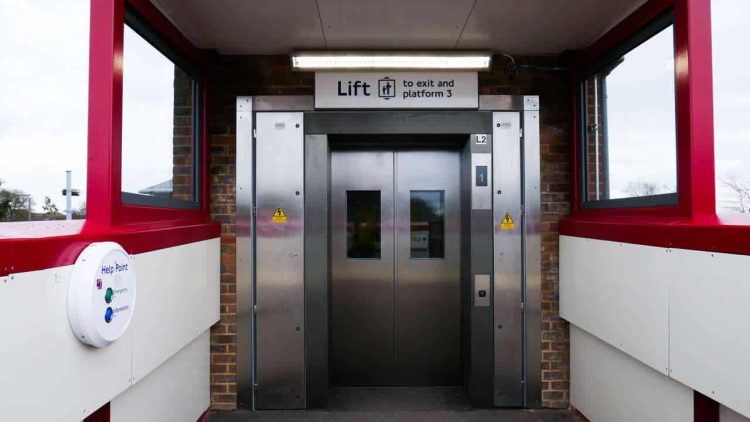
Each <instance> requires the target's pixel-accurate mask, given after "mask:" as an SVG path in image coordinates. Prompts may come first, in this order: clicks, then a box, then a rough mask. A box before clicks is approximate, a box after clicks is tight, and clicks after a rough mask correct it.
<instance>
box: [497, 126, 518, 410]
mask: <svg viewBox="0 0 750 422" xmlns="http://www.w3.org/2000/svg"><path fill="white" fill-rule="evenodd" d="M493 141H494V144H493V150H494V152H493V158H494V166H493V169H494V171H493V178H494V186H495V188H494V189H495V192H494V204H493V208H494V211H493V230H494V242H493V247H494V274H495V277H494V281H495V284H494V297H495V301H494V317H495V318H494V319H495V327H494V349H495V370H494V373H495V377H494V378H495V383H494V384H495V396H494V397H495V398H494V402H495V405H496V406H521V405H523V384H522V380H523V321H522V315H523V314H522V310H521V304H522V300H523V292H522V286H523V275H522V271H523V254H522V235H523V224H522V211H521V209H522V208H521V195H522V194H521V118H520V113H518V112H496V113H493ZM508 218H510V219H511V220H512V223H510V222H508V221H505V222H504V221H503V220H504V219H508Z"/></svg>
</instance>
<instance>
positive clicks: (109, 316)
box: [104, 308, 113, 324]
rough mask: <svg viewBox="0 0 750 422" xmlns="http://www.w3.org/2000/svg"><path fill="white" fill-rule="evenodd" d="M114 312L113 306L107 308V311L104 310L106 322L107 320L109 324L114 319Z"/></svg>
mask: <svg viewBox="0 0 750 422" xmlns="http://www.w3.org/2000/svg"><path fill="white" fill-rule="evenodd" d="M112 313H113V312H112V308H107V310H106V312H104V322H106V323H107V324H109V323H110V321H112Z"/></svg>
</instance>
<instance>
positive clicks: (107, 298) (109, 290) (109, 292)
mask: <svg viewBox="0 0 750 422" xmlns="http://www.w3.org/2000/svg"><path fill="white" fill-rule="evenodd" d="M112 295H113V292H112V288H111V287H107V292H106V293H104V301H105V302H107V303H110V302H112Z"/></svg>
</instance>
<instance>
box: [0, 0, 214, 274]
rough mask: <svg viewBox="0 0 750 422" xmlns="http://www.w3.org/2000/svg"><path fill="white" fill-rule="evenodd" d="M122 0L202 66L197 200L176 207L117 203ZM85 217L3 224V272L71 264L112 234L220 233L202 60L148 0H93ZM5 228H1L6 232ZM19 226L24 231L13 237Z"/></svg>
mask: <svg viewBox="0 0 750 422" xmlns="http://www.w3.org/2000/svg"><path fill="white" fill-rule="evenodd" d="M126 4H127V6H128V7H130V8H131V9H132V10H134V11H135V12H136V13H138V14H139V15H140V16H141V18H143V20H145V21H146V22H147V23H148V24H149V25H151V26H152V27H153V28H154V29H155V30H156V32H157V33H159V35H160V36H161V37H162V38H163V39H164V40H166V41H167V43H169V44H170V45H171V46H172V47H173V48H174V49H176V50H177V51H178V52H179V53H180V54H181V55H182V56H183V57H185V58H186V59H187V60H189V61H191V62H192V63H193V64H194V65H195V67H197V68H198V69H200V70H201V84H200V86H201V87H202V90H201V94H202V95H201V104H200V123H201V125H200V127H201V133H200V136H199V138H200V139H199V151H200V156H201V163H200V166H199V167H200V170H199V171H200V175H199V181H200V184H199V189H200V190H199V198H200V206H199V207H198V208H197V209H174V208H160V207H147V206H136V205H126V204H123V203H122V201H121V189H120V186H121V171H122V54H123V32H124V24H125V7H126ZM89 43H90V44H89V109H88V110H89V112H88V113H89V116H88V170H87V187H88V189H87V191H88V192H87V197H86V204H87V218H86V220H85V222H83V223H82V222H80V221H72V222H59V223H54V224H50V223H19V224H29V226H24V230H18V227H19V226H17V225H14V224H13V223H5V224H3V225H0V276H5V275H8V274H13V273H19V272H25V271H34V270H42V269H45V268H53V267H59V266H63V265H70V264H73V263H74V262H75V260H76V258H77V257H78V255H79V254H80V252H81V251H82V250H83V249H84V248H85V247H86V246H87V245H88V244H90V243H91V242H97V241H103V240H110V241H115V242H118V243H120V244H121V245H122V246H123V247H124V248H125V250H127V251H128V253H143V252H148V251H153V250H157V249H163V248H167V247H172V246H177V245H182V244H187V243H191V242H197V241H201V240H207V239H212V238H216V237H219V235H220V232H221V230H220V225H219V224H218V223H214V222H211V220H210V213H209V201H208V196H209V187H208V165H209V163H210V160H209V149H208V129H207V128H208V121H207V117H206V116H207V113H206V108H207V98H208V94H209V92H208V81H207V79H208V78H207V61H206V60H205V58H204V55H203V53H202V51H201V50H199V49H197V48H196V47H194V46H193V45H192V44H191V43H190V42H189V41H188V40H187V39H186V38H185V37H184V36H183V35H182V34H181V33H180V32H179V30H177V28H175V27H174V25H172V24H171V23H170V22H169V21H168V20H167V19H166V18H165V17H164V16H163V15H162V14H161V13H160V12H159V11H158V10H157V9H156V8H154V6H153V5H152V4H151V2H150V1H148V0H127V2H126V1H125V0H91V14H90V40H89ZM4 232H5V233H4ZM19 232H22V233H23V237H18V233H19Z"/></svg>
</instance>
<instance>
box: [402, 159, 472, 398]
mask: <svg viewBox="0 0 750 422" xmlns="http://www.w3.org/2000/svg"><path fill="white" fill-rule="evenodd" d="M460 159H461V157H460V153H459V152H458V151H439V150H428V151H424V150H412V151H399V150H397V151H396V155H395V162H396V200H395V206H396V214H395V216H396V225H395V227H396V283H395V284H396V292H395V302H396V321H395V323H396V385H397V386H439V385H458V384H460V376H461V361H460V356H461V349H460V344H461V329H460V322H461V280H460V277H461V275H460V268H461V227H460V222H461V206H460V179H461V177H460V164H461V162H460ZM412 191H442V192H443V197H442V199H443V204H444V213H443V215H442V218H443V224H444V226H443V236H442V241H443V244H444V249H443V251H442V252H443V253H442V255H443V256H442V257H437V258H425V257H415V256H412V253H416V252H414V251H412V236H414V235H415V234H413V233H412V231H411V224H413V223H415V221H416V220H413V218H418V217H417V214H418V210H413V209H412V207H413V206H416V205H417V202H415V203H412V201H411V194H412ZM412 216H414V217H412ZM438 224H439V223H438ZM434 235H435V234H434V233H433V234H427V235H426V236H434ZM416 236H422V234H421V232H420V233H418V234H416ZM438 250H439V248H438ZM437 254H439V252H437V253H436V255H437Z"/></svg>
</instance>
